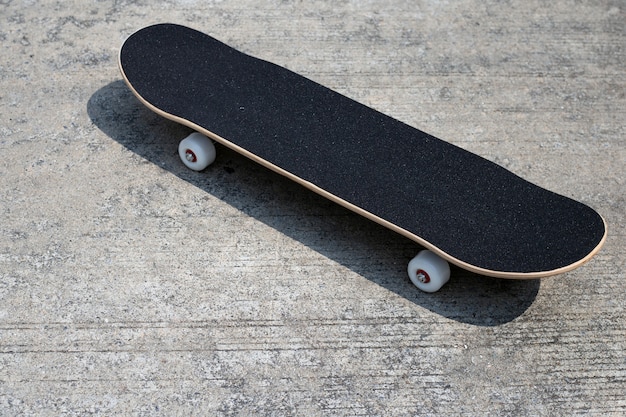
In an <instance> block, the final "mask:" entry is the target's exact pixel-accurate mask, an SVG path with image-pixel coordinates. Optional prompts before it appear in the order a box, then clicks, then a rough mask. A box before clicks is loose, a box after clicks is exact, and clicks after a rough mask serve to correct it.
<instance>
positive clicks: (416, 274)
mask: <svg viewBox="0 0 626 417" xmlns="http://www.w3.org/2000/svg"><path fill="white" fill-rule="evenodd" d="M407 272H408V274H409V278H410V279H411V282H412V283H413V284H414V285H415V286H416V287H417V288H419V289H420V290H422V291H425V292H436V291H439V289H440V288H441V287H443V285H444V284H445V283H446V282H448V280H449V279H450V265H448V262H446V261H445V260H444V259H442V258H440V257H439V256H437V255H436V254H435V253H434V252H431V251H429V250H423V251H421V252H420V253H418V254H417V256H416V257H415V258H413V259H411V261H410V262H409V266H408V267H407Z"/></svg>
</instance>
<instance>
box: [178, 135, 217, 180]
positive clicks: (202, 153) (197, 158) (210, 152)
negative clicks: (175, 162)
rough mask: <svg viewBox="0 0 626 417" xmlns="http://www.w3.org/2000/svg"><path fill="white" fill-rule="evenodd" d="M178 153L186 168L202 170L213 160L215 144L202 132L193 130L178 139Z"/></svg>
mask: <svg viewBox="0 0 626 417" xmlns="http://www.w3.org/2000/svg"><path fill="white" fill-rule="evenodd" d="M178 155H179V156H180V159H181V161H183V164H185V165H186V166H187V168H190V169H193V170H194V171H202V170H203V169H205V168H206V167H208V166H209V165H211V163H213V161H215V145H213V142H211V139H209V138H207V137H206V136H204V135H203V134H202V133H198V132H194V133H192V134H191V135H189V136H187V137H186V138H185V139H183V140H181V141H180V144H179V145H178Z"/></svg>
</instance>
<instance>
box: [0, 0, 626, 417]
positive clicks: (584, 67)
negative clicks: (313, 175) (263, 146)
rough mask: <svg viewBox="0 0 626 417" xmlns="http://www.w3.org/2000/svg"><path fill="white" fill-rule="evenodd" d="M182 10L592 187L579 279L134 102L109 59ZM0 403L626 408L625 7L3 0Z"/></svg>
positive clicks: (132, 408) (510, 160) (55, 411)
mask: <svg viewBox="0 0 626 417" xmlns="http://www.w3.org/2000/svg"><path fill="white" fill-rule="evenodd" d="M156 22H176V23H182V24H186V25H189V26H192V27H194V28H197V29H199V30H202V31H205V32H207V33H209V34H212V35H214V36H216V37H218V38H219V39H221V40H223V41H226V42H227V43H229V44H231V45H232V46H235V47H237V48H239V49H241V50H243V51H245V52H248V53H251V54H253V55H256V56H259V57H262V58H265V59H268V60H271V61H273V62H276V63H278V64H281V65H283V66H286V67H288V68H290V69H293V70H295V71H297V72H300V73H302V74H303V75H306V76H308V77H310V78H312V79H314V80H316V81H319V82H321V83H323V84H325V85H327V86H329V87H332V88H334V89H336V90H338V91H340V92H342V93H344V94H346V95H348V96H350V97H352V98H355V99H357V100H359V101H361V102H363V103H365V104H367V105H370V106H372V107H375V108H377V109H379V110H381V111H383V112H385V113H388V114H390V115H392V116H394V117H396V118H398V119H400V120H403V121H405V122H407V123H409V124H411V125H413V126H416V127H418V128H420V129H422V130H425V131H428V132H430V133H433V134H435V135H437V136H439V137H441V138H444V139H446V140H449V141H451V142H454V143H456V144H458V145H460V146H462V147H464V148H467V149H470V150H472V151H474V152H476V153H478V154H480V155H483V156H485V157H487V158H489V159H491V160H494V161H496V162H498V163H500V164H502V165H504V166H506V167H507V168H509V169H510V170H512V171H514V172H516V173H518V174H520V175H522V176H523V177H525V178H527V179H529V180H531V181H533V182H535V183H538V184H540V185H542V186H544V187H547V188H549V189H552V190H554V191H556V192H559V193H561V194H565V195H567V196H570V197H572V198H575V199H577V200H580V201H583V202H585V203H587V204H589V205H591V206H592V207H594V208H595V209H596V210H598V211H599V212H600V213H601V214H602V215H603V216H604V218H605V219H606V220H607V223H608V225H609V237H608V240H607V242H606V245H605V247H604V248H603V250H602V251H601V252H600V253H599V254H598V255H597V256H596V257H595V258H594V259H593V260H592V261H591V262H590V263H588V264H586V265H585V266H583V267H582V268H580V269H577V270H575V271H573V272H570V273H567V274H564V275H562V276H558V277H555V278H549V279H544V280H541V281H526V282H521V281H503V280H496V279H489V278H484V277H479V276H475V275H472V274H470V273H467V272H464V271H462V270H460V269H454V270H453V275H454V277H453V279H452V280H451V282H450V283H449V284H448V285H447V286H446V287H444V289H442V290H441V291H440V292H439V293H437V294H433V295H428V294H424V293H420V292H419V291H418V290H416V289H415V288H414V287H412V286H411V284H410V282H409V280H408V278H407V277H406V274H405V265H406V262H407V261H408V260H409V259H410V258H411V257H412V256H413V255H414V254H415V253H416V252H417V251H418V250H419V248H418V247H417V246H416V245H415V244H413V243H411V242H410V241H407V240H406V239H404V238H402V237H399V236H397V235H395V234H394V233H392V232H389V231H387V230H386V229H383V228H381V227H379V226H377V225H375V224H373V223H371V222H368V221H366V220H364V219H362V218H360V217H358V216H356V215H354V214H352V213H350V212H348V211H346V210H344V209H342V208H339V207H337V206H335V205H334V204H332V203H330V202H327V201H326V200H324V199H323V198H321V197H318V196H317V195H314V194H312V193H311V192H308V191H306V190H305V189H303V188H301V187H299V186H297V185H295V184H292V183H291V182H289V181H288V180H286V179H283V178H282V177H280V176H278V175H276V174H273V173H272V172H269V171H267V170H265V169H263V168H261V167H259V166H257V165H255V164H254V163H251V162H249V161H248V160H246V159H244V158H243V157H241V156H239V155H238V154H236V153H233V152H231V151H228V150H226V149H223V148H219V149H218V151H219V157H218V160H217V161H216V163H215V165H214V166H213V167H211V168H209V169H208V170H207V171H206V172H202V173H194V172H190V171H189V170H186V169H185V168H183V166H182V164H181V163H180V162H179V160H178V159H177V158H178V157H177V155H176V146H177V142H178V140H179V139H180V138H182V137H184V136H185V135H186V134H187V133H188V130H187V129H186V128H184V127H181V126H178V125H176V124H174V123H172V122H169V121H166V120H163V119H161V118H159V117H158V116H156V115H154V114H152V113H151V112H149V111H148V110H146V109H145V108H143V107H142V106H141V105H140V104H139V103H138V101H137V100H136V99H135V98H134V97H133V96H132V95H131V94H130V93H129V91H128V89H127V88H126V87H125V85H124V84H123V82H122V81H121V77H120V73H119V71H118V68H117V51H118V49H119V46H120V45H121V43H122V42H123V40H124V39H125V37H126V36H128V35H129V34H131V33H132V32H133V31H135V30H137V29H139V28H141V27H143V26H145V25H148V24H151V23H156ZM0 40H1V41H2V45H3V48H1V49H0V184H1V187H2V188H1V191H0V216H1V217H0V415H3V416H5V415H6V416H17V415H20V416H21V415H43V416H48V415H50V416H59V415H72V416H73V415H76V416H85V415H163V416H175V415H181V416H182V415H184V416H189V415H203V416H208V415H217V416H231V415H233V416H234V415H238V416H250V415H260V416H282V415H301V416H317V415H337V416H341V415H351V416H353V415H367V416H409V415H411V416H412V415H511V416H536V415H563V416H569V415H583V414H584V415H603V416H607V415H614V416H618V415H624V414H626V354H625V352H626V311H625V309H624V308H625V306H626V300H625V298H626V296H625V294H626V281H625V279H624V278H625V276H624V275H625V269H626V264H625V261H624V259H625V256H624V249H625V247H626V237H625V235H626V221H625V220H624V212H625V210H626V202H625V195H626V192H625V191H626V189H625V186H624V183H625V180H626V169H625V165H626V139H625V138H626V135H625V124H624V120H626V111H625V109H626V72H625V70H624V67H625V66H626V5H625V4H624V3H623V2H620V1H613V0H598V1H594V2H578V1H573V0H572V1H551V2H545V1H539V0H529V1H524V2H502V1H496V0H487V1H485V0H464V1H451V2H448V1H435V0H430V1H428V0H421V1H414V0H410V1H409V0H390V1H385V2H373V1H365V0H363V1H356V0H355V1H341V2H338V1H337V2H335V1H326V2H322V1H306V2H300V1H282V2H270V1H259V0H255V1H253V0H238V1H228V2H225V1H218V0H214V1H188V0H187V1H183V0H180V1H174V0H172V1H165V2H157V1H155V2H153V1H110V0H106V1H78V0H76V1H63V2H60V1H40V2H38V1H34V0H33V1H26V0H25V1H17V0H13V1H11V0H9V1H0Z"/></svg>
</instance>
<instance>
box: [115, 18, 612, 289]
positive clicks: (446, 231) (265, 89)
mask: <svg viewBox="0 0 626 417" xmlns="http://www.w3.org/2000/svg"><path fill="white" fill-rule="evenodd" d="M119 65H120V69H121V71H122V75H123V77H124V80H125V81H126V83H127V84H128V86H129V87H130V89H131V90H132V92H133V93H134V94H135V95H136V96H137V98H138V99H139V100H140V101H141V102H142V103H143V104H145V105H146V106H147V107H148V108H150V109H151V110H153V111H154V112H156V113H158V114H160V115H162V116H164V117H166V118H168V119H171V120H174V121H176V122H179V123H182V124H184V125H187V126H189V127H191V128H193V129H194V130H195V131H197V132H199V133H194V134H192V135H191V136H190V137H188V138H187V139H185V140H184V141H183V142H181V146H180V148H179V152H180V154H181V159H182V160H183V162H184V163H185V164H186V165H188V166H189V167H191V168H192V169H196V170H202V169H204V168H205V167H206V166H208V164H210V163H211V162H212V160H213V159H214V158H215V148H214V146H213V141H215V142H219V143H220V144H222V145H224V146H227V147H229V148H231V149H233V150H235V151H237V152H239V153H241V154H243V155H245V156H246V157H248V158H250V159H252V160H254V161H256V162H258V163H260V164H261V165H263V166H265V167H267V168H269V169H272V170H274V171H276V172H278V173H280V174H282V175H284V176H285V177H287V178H290V179H292V180H293V181H296V182H297V183H300V184H302V185H303V186H305V187H306V188H308V189H310V190H313V191H315V192H316V193H319V194H321V195H322V196H324V197H326V198H328V199H330V200H332V201H334V202H336V203H338V204H341V205H342V206H345V207H347V208H349V209H351V210H353V211H354V212H356V213H358V214H360V215H362V216H364V217H367V218H368V219H371V220H373V221H375V222H377V223H379V224H381V225H383V226H385V227H388V228H389V229H391V230H394V231H396V232H398V233H400V234H401V235H403V236H406V237H408V238H409V239H412V240H414V241H415V242H417V243H418V244H420V245H422V246H424V247H425V248H427V249H428V250H425V251H422V252H420V253H419V254H418V255H417V256H416V257H415V258H414V259H413V260H412V261H411V262H409V266H408V272H409V277H410V278H411V280H412V281H413V282H414V283H415V284H416V285H417V286H418V287H419V288H420V289H423V290H425V291H436V290H438V289H439V288H440V287H441V285H443V284H444V283H445V282H446V281H447V280H448V277H449V274H450V269H449V266H448V263H447V262H446V261H448V262H451V263H453V264H455V265H458V266H459V267H461V268H464V269H467V270H469V271H473V272H476V273H479V274H483V275H487V276H494V277H499V278H511V279H531V278H540V277H547V276H551V275H556V274H560V273H563V272H567V271H570V270H572V269H574V268H576V267H578V266H580V265H582V264H583V263H585V262H586V261H588V260H589V259H590V258H591V257H592V256H593V255H595V254H596V253H597V252H598V250H599V249H600V247H601V246H602V244H603V243H604V240H605V238H606V225H605V222H604V220H603V219H602V217H601V216H600V215H599V214H598V213H596V212H595V211H594V210H593V209H591V208H590V207H588V206H586V205H584V204H582V203H579V202H577V201H574V200H572V199H570V198H567V197H564V196H561V195H558V194H555V193H553V192H551V191H548V190H546V189H543V188H541V187H538V186H536V185H534V184H531V183H530V182H528V181H526V180H524V179H522V178H520V177H518V176H517V175H515V174H513V173H511V172H510V171H508V170H506V169H505V168H503V167H501V166H499V165H497V164H495V163H493V162H490V161H488V160H486V159H484V158H482V157H480V156H477V155H475V154H472V153H470V152H468V151H465V150H463V149H461V148H459V147H457V146H455V145H452V144H450V143H448V142H444V141H442V140H440V139H437V138H435V137H433V136H431V135H429V134H427V133H424V132H422V131H420V130H418V129H415V128H413V127H411V126H408V125H406V124H404V123H402V122H400V121H398V120H395V119H393V118H391V117H389V116H386V115H384V114H382V113H380V112H378V111H376V110H374V109H371V108H369V107H367V106H365V105H363V104H360V103H357V102H356V101H354V100H352V99H350V98H347V97H345V96H343V95H341V94H339V93H337V92H335V91H332V90H330V89H328V88H326V87H324V86H322V85H320V84H317V83H315V82H313V81H311V80H309V79H307V78H305V77H303V76H301V75H298V74H296V73H294V72H292V71H289V70H287V69H285V68H283V67H280V66H278V65H275V64H272V63H269V62H267V61H263V60H260V59H257V58H254V57H251V56H249V55H246V54H244V53H242V52H239V51H237V50H235V49H233V48H231V47H229V46H227V45H225V44H223V43H221V42H219V41H217V40H216V39H214V38H212V37H210V36H208V35H206V34H203V33H201V32H198V31H196V30H193V29H190V28H187V27H184V26H179V25H174V24H161V25H155V26H150V27H146V28H144V29H141V30H139V31H138V32H136V33H134V34H133V35H131V36H130V37H129V38H128V39H127V40H126V41H125V43H124V44H123V46H122V48H121V51H120V55H119ZM207 137H208V138H210V139H208V138H207Z"/></svg>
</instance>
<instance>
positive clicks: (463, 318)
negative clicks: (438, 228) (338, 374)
mask: <svg viewBox="0 0 626 417" xmlns="http://www.w3.org/2000/svg"><path fill="white" fill-rule="evenodd" d="M87 112H88V115H89V117H90V118H91V120H92V122H93V123H94V124H95V125H96V126H97V127H98V128H99V129H100V130H101V131H102V132H104V133H105V134H106V135H108V136H109V137H111V138H112V139H113V140H115V141H117V142H119V143H120V144H122V145H123V146H124V147H126V148H127V149H129V150H130V151H132V152H134V153H135V154H137V155H139V156H141V157H142V158H145V159H146V160H148V161H150V162H152V163H155V164H157V165H159V166H160V167H162V168H163V169H165V170H167V171H169V172H171V173H172V174H174V175H176V176H177V177H179V178H180V179H182V180H184V181H187V182H189V183H191V184H193V185H194V186H196V187H198V188H199V189H201V190H203V191H204V192H206V193H209V194H211V195H213V196H215V197H217V198H219V199H221V200H222V201H224V202H225V203H227V204H229V205H231V206H233V207H235V208H236V209H238V210H241V211H242V212H244V213H245V214H246V215H249V216H252V217H254V218H256V219H257V220H259V221H261V222H263V223H265V224H267V225H268V226H270V227H272V228H274V229H276V230H278V231H279V232H281V233H283V234H285V235H287V236H289V237H290V238H292V239H295V240H297V241H299V242H300V243H302V244H304V245H306V246H308V247H310V248H312V249H313V250H315V251H317V252H318V253H320V254H322V255H323V256H325V257H327V258H329V259H332V260H333V261H335V262H337V263H339V264H341V265H343V266H345V267H347V268H348V269H350V270H351V271H353V272H355V273H357V274H359V275H361V276H363V277H365V278H366V279H368V280H370V281H371V282H373V283H376V284H378V285H380V286H381V287H383V288H386V289H387V290H389V291H392V292H393V293H395V294H397V295H399V296H401V297H403V298H405V299H406V300H409V301H411V302H413V303H415V304H416V305H419V306H422V307H424V308H427V309H429V310H431V311H433V312H435V313H437V314H440V315H442V316H444V317H447V318H450V319H453V320H457V321H459V322H463V323H468V324H473V325H478V326H496V325H500V324H503V323H507V322H510V321H512V320H514V319H515V318H517V317H519V316H520V315H521V314H523V313H524V312H525V311H526V310H527V309H528V307H529V306H530V305H531V304H532V303H533V301H534V300H535V298H536V296H537V293H538V291H539V286H540V281H539V280H529V281H517V280H499V279H493V278H488V277H483V276H479V275H476V274H473V273H470V272H467V271H465V270H462V269H460V268H456V267H453V268H452V276H453V277H452V279H451V281H450V282H449V283H448V284H447V285H446V286H444V287H443V288H442V289H441V290H440V291H439V292H438V293H435V294H425V293H422V292H421V291H419V290H418V289H417V288H415V287H414V286H413V285H412V284H411V283H410V281H409V279H408V277H407V275H406V263H407V262H408V261H409V260H410V259H411V258H412V257H413V256H414V255H415V254H416V253H417V252H418V251H419V250H420V249H421V248H420V246H419V245H417V244H416V243H414V242H412V241H410V240H408V239H406V238H404V237H402V236H400V235H397V234H396V233H394V232H391V231H390V230H387V229H386V228H384V227H382V226H379V225H377V224H376V223H374V222H371V221H369V220H366V219H364V218H363V217H361V216H359V215H357V214H354V213H352V212H351V211H349V210H347V209H345V208H343V207H341V206H339V205H337V204H334V203H332V202H330V201H328V200H326V199H325V198H323V197H320V196H318V195H317V194H315V193H313V192H312V191H309V190H307V189H305V188H304V187H301V186H299V185H298V184H295V183H294V182H292V181H290V180H288V179H286V178H284V177H282V176H280V175H278V174H276V173H274V172H272V171H270V170H268V169H266V168H263V167H261V166H260V165H258V164H256V163H254V162H252V161H250V160H248V159H246V158H245V157H243V156H241V155H239V154H237V153H236V152H234V151H231V150H230V149H227V148H224V147H223V146H220V145H217V146H218V157H217V160H216V161H215V163H214V164H213V165H212V166H211V167H209V168H208V169H207V170H206V171H205V172H201V173H197V172H193V171H191V170H189V169H187V168H186V167H185V166H184V165H183V164H182V163H181V162H180V160H179V158H178V153H177V147H178V141H179V140H180V138H183V137H185V136H186V135H187V134H188V133H190V130H189V129H188V128H186V127H184V126H181V125H179V124H176V123H174V122H172V121H169V120H167V119H164V118H161V117H159V116H157V115H156V114H154V113H153V112H151V111H149V110H148V109H147V108H145V107H144V106H143V105H142V104H141V103H140V102H139V101H138V100H137V99H136V98H135V97H134V96H133V95H132V93H131V92H130V91H129V90H128V88H127V87H126V85H125V84H124V82H123V81H121V80H120V81H115V82H112V83H110V84H108V85H106V86H104V87H102V88H101V89H99V90H98V91H96V92H95V93H94V94H93V95H92V96H91V98H90V99H89V102H88V103H87ZM155 138H156V140H155ZM216 177H217V180H216ZM276 213H279V214H276Z"/></svg>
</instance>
